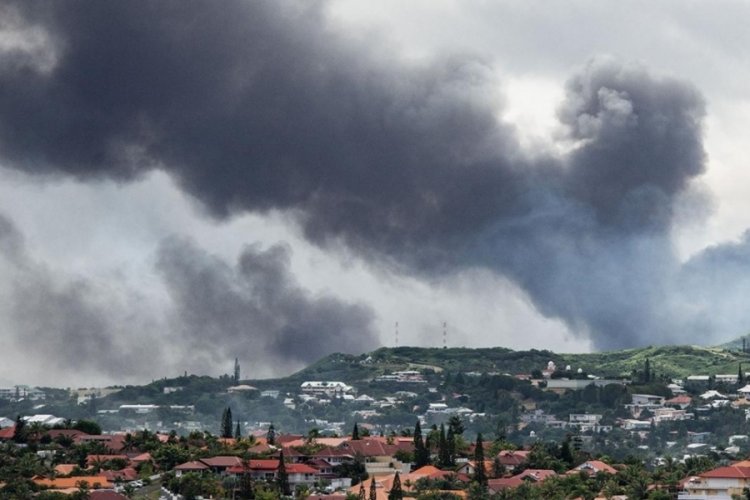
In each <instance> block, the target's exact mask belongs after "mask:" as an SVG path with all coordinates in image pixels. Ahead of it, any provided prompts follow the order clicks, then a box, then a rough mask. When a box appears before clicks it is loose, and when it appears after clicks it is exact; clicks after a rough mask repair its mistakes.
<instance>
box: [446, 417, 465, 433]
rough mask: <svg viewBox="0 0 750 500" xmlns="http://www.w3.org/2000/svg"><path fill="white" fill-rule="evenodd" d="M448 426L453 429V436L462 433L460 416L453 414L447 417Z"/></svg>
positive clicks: (462, 426) (462, 425)
mask: <svg viewBox="0 0 750 500" xmlns="http://www.w3.org/2000/svg"><path fill="white" fill-rule="evenodd" d="M448 428H449V430H451V431H453V435H454V436H460V435H462V434H463V433H464V424H463V422H461V417H459V416H458V415H453V416H452V417H451V418H449V419H448Z"/></svg>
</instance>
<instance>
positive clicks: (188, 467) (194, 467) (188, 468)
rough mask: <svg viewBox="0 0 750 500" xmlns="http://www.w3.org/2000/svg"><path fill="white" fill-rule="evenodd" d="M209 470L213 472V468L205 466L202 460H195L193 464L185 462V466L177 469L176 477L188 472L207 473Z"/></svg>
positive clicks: (175, 469) (175, 470) (182, 465)
mask: <svg viewBox="0 0 750 500" xmlns="http://www.w3.org/2000/svg"><path fill="white" fill-rule="evenodd" d="M209 470H211V468H210V467H209V466H208V465H206V464H204V463H203V462H201V461H200V460H194V461H192V462H185V463H184V464H180V465H178V466H177V467H175V468H174V475H175V477H180V476H182V475H183V474H185V473H188V472H206V471H209Z"/></svg>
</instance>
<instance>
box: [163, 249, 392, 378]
mask: <svg viewBox="0 0 750 500" xmlns="http://www.w3.org/2000/svg"><path fill="white" fill-rule="evenodd" d="M289 267H290V249H289V248H288V247H287V246H284V245H276V246H274V247H271V248H269V249H266V250H262V249H260V248H258V247H257V246H252V247H248V248H246V249H245V251H244V252H243V253H242V255H241V256H240V257H239V259H238V262H237V265H236V266H235V267H232V266H229V265H228V264H226V263H225V262H224V261H223V260H221V259H219V258H217V257H214V256H211V255H209V254H207V253H205V252H203V251H201V250H200V249H198V248H196V247H195V246H194V244H192V243H191V242H189V241H187V240H184V239H178V238H171V239H168V240H166V241H165V242H164V243H163V244H162V246H161V248H160V251H159V259H158V269H159V270H160V272H161V273H162V275H163V276H164V280H165V283H166V284H167V290H168V292H169V294H170V296H171V297H172V300H173V303H174V307H175V309H174V311H172V315H171V318H172V331H173V332H174V333H175V334H176V335H177V337H176V340H177V341H178V342H180V344H181V346H182V349H183V351H184V352H185V356H186V358H194V359H193V361H192V363H193V366H196V364H197V365H199V366H200V363H195V358H197V359H198V360H202V361H203V363H204V369H207V368H209V367H211V366H216V365H217V364H221V363H225V362H226V360H227V359H231V358H232V357H239V358H240V359H241V360H249V361H252V362H253V365H252V366H250V367H246V368H247V373H257V368H256V367H255V366H254V365H255V363H260V364H262V365H265V366H267V367H269V366H274V365H276V366H285V367H287V368H292V367H300V366H303V365H304V364H305V363H310V362H312V361H316V360H318V359H320V358H321V357H323V356H325V355H326V354H329V353H330V352H332V351H337V352H354V353H359V352H364V351H367V350H369V349H373V348H374V347H376V346H377V339H376V336H375V334H374V331H373V330H372V327H371V324H372V319H373V313H372V311H370V310H369V309H368V308H366V307H365V306H362V305H357V304H347V303H344V302H341V301H339V300H337V299H334V298H331V297H328V296H315V295H313V294H311V293H310V292H307V291H305V290H303V289H302V288H300V286H299V285H298V284H297V283H296V281H295V279H294V277H293V276H292V275H291V273H290V270H289Z"/></svg>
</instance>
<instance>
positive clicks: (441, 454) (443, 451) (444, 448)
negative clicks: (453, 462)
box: [438, 424, 450, 468]
mask: <svg viewBox="0 0 750 500" xmlns="http://www.w3.org/2000/svg"><path fill="white" fill-rule="evenodd" d="M438 464H439V465H440V467H441V468H443V467H449V466H450V457H449V455H448V443H447V441H446V439H445V426H444V425H443V424H440V435H439V437H438Z"/></svg>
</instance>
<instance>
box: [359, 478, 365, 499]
mask: <svg viewBox="0 0 750 500" xmlns="http://www.w3.org/2000/svg"><path fill="white" fill-rule="evenodd" d="M357 498H358V499H359V500H365V499H366V498H367V493H365V483H364V482H361V483H359V496H358V497H357Z"/></svg>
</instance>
